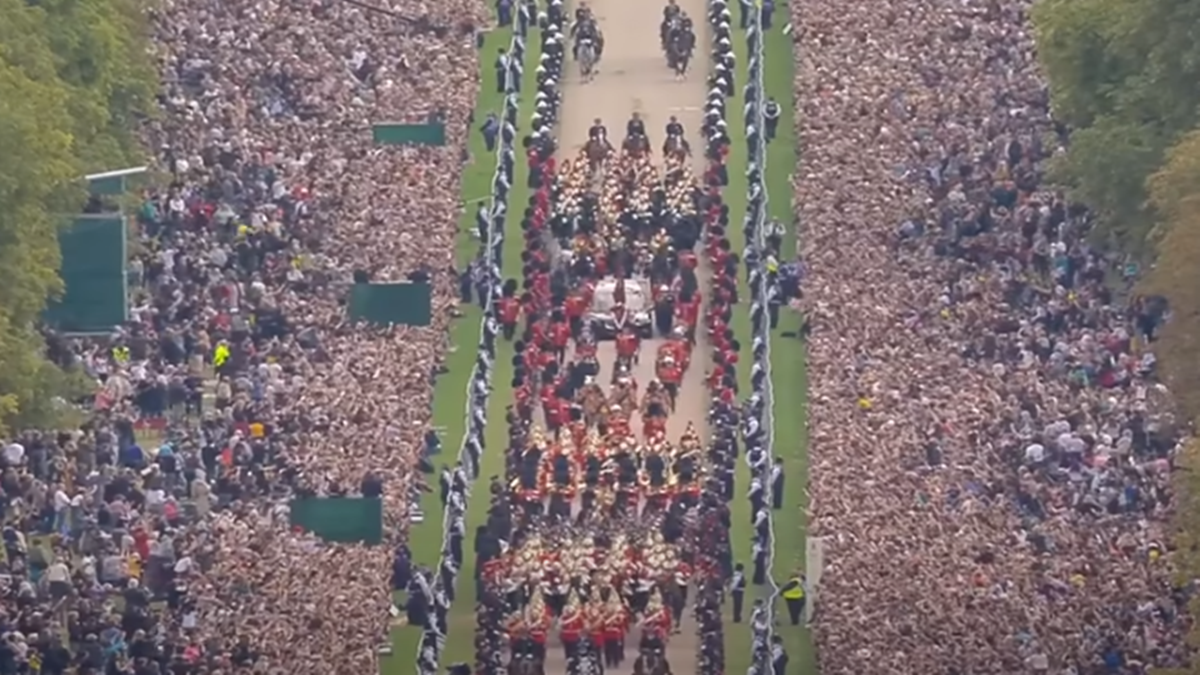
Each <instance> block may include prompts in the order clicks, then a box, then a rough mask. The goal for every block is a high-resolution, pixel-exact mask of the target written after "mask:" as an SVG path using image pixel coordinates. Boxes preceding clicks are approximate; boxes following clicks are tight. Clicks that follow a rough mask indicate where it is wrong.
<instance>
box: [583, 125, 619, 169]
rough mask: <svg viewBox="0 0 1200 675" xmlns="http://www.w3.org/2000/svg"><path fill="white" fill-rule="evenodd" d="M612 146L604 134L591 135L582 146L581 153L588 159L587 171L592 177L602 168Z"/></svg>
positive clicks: (610, 152)
mask: <svg viewBox="0 0 1200 675" xmlns="http://www.w3.org/2000/svg"><path fill="white" fill-rule="evenodd" d="M612 151H613V146H612V144H611V143H609V142H608V138H606V137H605V136H593V137H592V138H590V139H588V142H587V145H585V146H583V154H584V155H585V156H586V157H587V160H588V171H589V174H590V176H591V177H592V178H593V179H594V178H595V177H596V176H598V175H599V174H600V173H601V172H602V170H603V169H604V163H605V162H606V161H607V160H608V158H609V156H610V155H611V154H612Z"/></svg>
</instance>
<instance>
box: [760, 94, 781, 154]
mask: <svg viewBox="0 0 1200 675" xmlns="http://www.w3.org/2000/svg"><path fill="white" fill-rule="evenodd" d="M782 112H783V109H782V108H780V107H779V103H778V102H776V101H775V98H774V97H770V98H768V99H767V102H766V103H765V104H763V121H764V123H765V126H766V127H767V142H768V143H770V142H771V141H773V140H775V132H776V130H777V129H778V128H779V115H780V114H782Z"/></svg>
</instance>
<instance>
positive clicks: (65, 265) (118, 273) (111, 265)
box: [43, 214, 129, 333]
mask: <svg viewBox="0 0 1200 675" xmlns="http://www.w3.org/2000/svg"><path fill="white" fill-rule="evenodd" d="M126 232H127V231H126V224H125V219H124V218H123V217H122V216H120V215H117V214H98V215H80V216H76V217H75V218H74V219H73V220H72V221H71V222H70V224H68V225H67V226H65V227H63V228H62V229H61V230H59V233H58V247H59V251H60V252H61V253H62V270H61V272H60V275H61V276H62V280H63V284H64V286H65V289H64V293H63V297H62V298H61V299H60V300H59V301H58V302H52V303H50V305H49V306H48V307H47V308H46V312H45V314H44V315H43V318H44V319H45V321H46V323H48V324H50V325H51V326H54V327H55V328H57V329H58V330H61V331H63V332H67V333H97V332H108V331H111V330H112V329H113V328H114V327H116V326H118V325H120V324H122V323H124V322H125V320H126V319H128V318H129V302H128V295H127V287H126V277H125V261H126V249H125V236H126Z"/></svg>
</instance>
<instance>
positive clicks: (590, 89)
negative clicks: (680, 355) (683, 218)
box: [546, 0, 710, 675]
mask: <svg viewBox="0 0 1200 675" xmlns="http://www.w3.org/2000/svg"><path fill="white" fill-rule="evenodd" d="M677 3H678V4H679V5H680V6H681V7H682V8H683V10H684V11H686V12H687V13H688V14H689V15H690V16H691V17H692V21H693V24H694V25H695V27H696V30H697V35H696V54H695V56H694V58H693V60H692V63H691V69H690V71H689V73H688V75H687V77H686V78H685V79H684V80H678V79H676V78H675V75H674V73H673V72H672V71H671V70H670V69H669V68H667V63H666V59H665V57H664V55H663V53H662V50H661V49H660V47H659V36H658V27H659V23H660V22H661V21H662V8H663V6H664V5H665V4H666V0H650V1H649V2H645V1H641V0H590V1H589V4H590V6H591V7H592V10H593V12H594V13H595V15H596V17H597V18H598V19H599V21H600V30H601V31H603V33H604V40H605V45H604V59H603V60H602V61H601V62H600V65H599V70H598V73H597V74H596V75H595V77H594V78H593V80H592V81H591V82H588V83H583V82H581V81H580V79H579V68H578V66H577V65H576V64H575V63H574V62H571V63H569V64H568V65H567V67H566V70H567V75H566V78H565V82H564V85H563V89H564V91H563V94H564V95H563V112H562V118H561V122H560V124H559V129H558V140H559V145H560V148H561V150H560V154H562V155H563V156H564V157H567V156H574V155H575V154H576V153H577V152H578V150H579V148H581V147H583V144H584V143H585V142H586V141H587V133H588V129H589V128H591V126H592V121H593V120H594V119H596V118H597V117H598V118H600V119H601V120H602V121H603V123H604V125H605V126H606V127H608V133H609V137H610V140H611V141H612V143H613V144H614V145H616V146H618V147H619V146H620V142H621V140H622V139H623V138H624V136H625V122H626V121H627V120H628V119H629V117H630V115H631V114H632V113H633V112H635V111H636V112H637V113H638V114H639V115H640V116H641V117H642V119H644V120H645V123H646V132H647V133H648V134H649V136H650V146H651V147H652V148H654V149H655V150H656V151H657V150H658V149H659V148H661V147H662V142H663V138H664V135H665V131H664V128H665V126H666V123H667V119H668V118H669V117H670V116H671V115H675V116H676V117H677V118H678V119H679V121H680V122H682V123H683V127H684V129H685V130H686V132H687V134H688V142H689V143H691V145H692V147H693V148H694V149H699V148H703V143H702V141H701V139H700V137H699V136H698V133H699V130H700V121H701V118H702V106H703V105H704V94H705V79H706V77H707V75H708V70H709V66H710V64H709V61H708V56H709V52H708V49H709V47H708V45H709V38H708V35H707V32H706V31H707V28H708V22H707V21H706V20H705V14H706V6H705V2H704V0H677ZM570 8H571V10H572V11H573V9H574V5H571V6H570ZM695 160H696V166H695V167H694V168H695V169H696V175H697V176H699V175H701V174H702V173H703V165H702V161H703V158H702V157H701V156H700V153H697V155H696V157H695ZM704 276H706V275H704V274H702V275H701V284H702V287H706V283H705V281H704ZM659 344H661V341H660V340H647V341H645V342H643V352H642V354H641V358H640V364H639V365H638V366H637V367H636V368H635V369H634V373H633V374H634V377H636V378H637V381H638V383H639V384H640V385H641V387H642V388H644V387H645V383H647V382H649V381H650V380H652V379H654V355H655V353H656V352H657V349H658V345H659ZM599 357H600V364H601V369H602V373H601V376H600V377H599V378H598V379H599V380H600V381H601V382H607V381H608V378H609V376H610V375H611V373H612V366H613V362H614V361H615V359H616V353H615V349H614V346H613V344H612V343H611V342H609V343H603V344H602V345H601V346H600V351H599ZM708 363H709V357H708V355H707V352H706V346H705V345H704V344H701V345H699V346H698V348H697V349H696V350H695V352H694V353H693V356H692V364H691V368H690V369H689V371H688V373H687V374H686V378H685V380H684V383H683V386H682V387H681V391H680V396H679V400H678V402H677V405H676V411H675V414H673V415H672V416H671V417H670V420H669V422H668V433H669V435H670V437H671V438H672V439H673V440H674V439H678V438H679V437H680V436H681V435H682V434H683V431H684V429H686V428H687V424H688V422H689V421H690V422H692V423H693V424H695V426H696V428H697V429H698V430H699V431H700V432H701V433H702V434H703V433H704V432H705V427H704V424H705V418H706V411H707V408H708V401H707V395H706V389H705V387H704V383H703V382H704V375H705V371H706V369H707V367H708ZM635 633H636V631H635ZM636 639H637V637H636V635H634V634H631V635H630V637H629V641H628V642H627V650H626V655H627V657H629V658H627V660H626V665H625V666H624V667H622V668H621V669H619V670H617V671H615V672H611V671H610V672H609V673H608V675H628V674H629V673H632V668H633V658H632V657H634V656H636ZM696 640H697V638H696V627H695V622H694V620H693V619H692V618H691V616H690V612H689V614H688V615H687V616H685V620H684V622H683V626H682V627H681V632H680V633H679V634H678V635H675V636H673V637H672V638H671V641H670V644H669V646H668V654H667V658H668V659H669V661H670V664H671V670H672V671H673V672H674V673H675V674H676V675H689V674H690V673H694V672H696ZM546 672H547V675H558V674H560V673H565V672H566V667H565V663H564V661H563V656H562V650H561V648H552V649H551V653H550V655H549V658H548V660H547V663H546Z"/></svg>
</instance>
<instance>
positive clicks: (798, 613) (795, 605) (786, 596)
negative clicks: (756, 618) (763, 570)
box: [780, 573, 807, 626]
mask: <svg viewBox="0 0 1200 675" xmlns="http://www.w3.org/2000/svg"><path fill="white" fill-rule="evenodd" d="M806 582H807V580H806V579H805V578H804V575H803V574H800V573H796V575H795V576H793V577H792V578H791V579H788V582H787V584H785V585H784V587H783V590H781V591H780V594H781V595H782V596H783V601H784V602H786V603H787V610H788V617H789V618H791V620H792V625H793V626H799V625H800V619H802V618H803V617H804V602H805V595H806V594H807V593H806V589H805V587H804V585H805V583H806Z"/></svg>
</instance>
